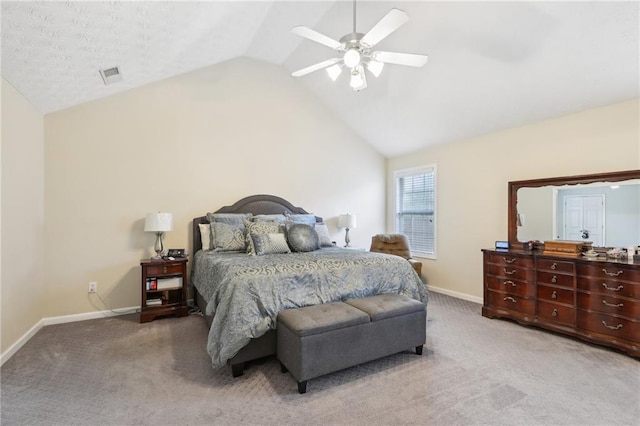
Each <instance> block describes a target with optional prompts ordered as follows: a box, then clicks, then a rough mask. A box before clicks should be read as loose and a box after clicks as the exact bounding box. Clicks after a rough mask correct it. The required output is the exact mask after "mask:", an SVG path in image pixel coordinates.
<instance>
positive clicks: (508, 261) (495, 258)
mask: <svg viewBox="0 0 640 426" xmlns="http://www.w3.org/2000/svg"><path fill="white" fill-rule="evenodd" d="M487 262H489V263H494V264H496V265H510V266H523V267H525V268H533V258H532V257H531V256H527V257H520V256H512V255H509V254H508V253H504V254H495V253H493V254H488V255H487Z"/></svg>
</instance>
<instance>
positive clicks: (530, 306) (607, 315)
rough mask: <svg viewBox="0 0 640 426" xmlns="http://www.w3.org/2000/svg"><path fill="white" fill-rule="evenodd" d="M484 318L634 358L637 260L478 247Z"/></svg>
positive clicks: (638, 326) (638, 329)
mask: <svg viewBox="0 0 640 426" xmlns="http://www.w3.org/2000/svg"><path fill="white" fill-rule="evenodd" d="M483 256H484V305H483V307H482V315H483V316H485V317H488V318H510V319H513V320H515V321H517V322H519V323H521V324H526V325H534V326H537V327H540V328H545V329H548V330H552V331H555V332H558V333H563V334H566V335H570V336H573V337H577V338H580V339H583V340H586V341H588V342H591V343H596V344H600V345H605V346H610V347H613V348H617V349H619V350H621V351H624V352H626V353H628V354H629V355H631V356H634V357H639V358H640V262H638V261H635V262H632V263H631V262H627V260H626V259H623V260H621V261H616V260H612V259H609V260H607V259H604V258H597V259H585V258H576V257H567V256H553V255H546V254H542V253H541V252H536V251H520V250H509V251H504V252H501V251H496V250H483Z"/></svg>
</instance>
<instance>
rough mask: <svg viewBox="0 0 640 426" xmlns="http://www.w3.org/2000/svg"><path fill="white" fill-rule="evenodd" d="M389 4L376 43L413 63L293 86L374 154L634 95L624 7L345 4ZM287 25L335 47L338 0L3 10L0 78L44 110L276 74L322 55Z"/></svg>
mask: <svg viewBox="0 0 640 426" xmlns="http://www.w3.org/2000/svg"><path fill="white" fill-rule="evenodd" d="M392 7H396V8H400V9H403V10H405V11H406V12H407V13H408V14H409V17H410V20H409V22H408V23H407V24H405V25H404V26H403V27H401V28H400V29H399V30H398V31H396V32H395V33H393V34H392V35H390V36H389V37H388V38H387V39H385V40H383V41H382V42H381V43H380V44H379V45H378V48H379V49H381V50H388V51H401V52H412V53H424V54H427V55H429V62H428V63H427V65H426V66H425V67H423V68H419V69H415V68H409V67H401V66H397V65H387V66H385V69H384V70H383V72H382V75H381V76H380V77H379V78H377V79H376V78H374V77H372V76H369V78H368V80H369V87H368V88H367V89H366V90H364V91H362V92H359V93H355V92H353V91H352V90H351V89H350V88H349V87H348V81H347V78H346V77H345V76H344V75H343V76H342V78H340V79H338V81H337V82H335V83H333V82H331V81H330V80H329V78H328V77H327V75H326V73H325V72H324V71H319V72H316V73H314V74H310V75H308V76H305V77H302V78H299V79H298V80H297V81H298V82H299V84H301V85H304V86H306V87H307V88H308V89H309V90H310V91H312V92H314V94H315V95H316V97H317V99H318V100H319V101H320V102H322V103H323V104H324V105H325V106H326V107H327V108H329V109H330V110H332V111H333V112H334V114H335V115H336V117H339V118H340V119H342V120H344V121H345V122H346V123H347V124H348V125H350V126H351V127H352V128H353V129H354V130H355V131H356V132H358V133H359V134H360V135H361V136H362V137H363V138H364V139H365V140H367V141H368V142H370V143H371V144H372V145H373V146H374V147H375V148H376V149H377V150H378V151H379V152H381V153H382V154H384V155H386V156H394V155H399V154H404V153H407V152H412V151H415V150H418V149H420V148H422V147H425V146H428V145H430V144H436V143H446V142H451V141H455V140H459V139H462V138H468V137H473V136H477V135H481V134H485V133H489V132H493V131H497V130H500V129H505V128H509V127H515V126H520V125H524V124H528V123H532V122H536V121H540V120H543V119H546V118H551V117H556V116H560V115H564V114H568V113H572V112H577V111H581V110H584V109H588V108H593V107H598V106H602V105H607V104H611V103H615V102H620V101H623V100H627V99H631V98H636V97H638V96H640V69H639V64H640V41H639V32H640V29H639V28H640V3H638V2H637V1H626V2H490V3H485V2H429V1H414V2H397V1H393V2H389V1H375V2H367V1H359V2H358V9H357V30H358V31H359V32H363V33H365V32H366V31H367V30H368V29H369V28H371V27H372V26H373V25H374V24H375V23H376V22H377V21H378V20H379V19H380V18H382V17H383V16H384V15H385V14H386V13H387V12H388V11H389V10H390V9H391V8H392ZM296 25H305V26H308V27H311V28H315V29H316V30H318V31H320V32H322V33H324V34H326V35H328V36H329V37H331V38H334V39H339V38H340V37H342V36H343V35H344V34H346V33H349V32H351V27H352V3H351V2H349V1H346V2H345V1H320V2H311V1H297V2H280V1H259V2H244V1H233V2H7V1H3V2H2V65H1V66H2V76H3V77H4V78H5V79H6V80H7V81H9V82H10V83H11V84H12V85H13V86H14V87H16V89H17V90H18V91H20V93H22V94H23V95H24V96H25V97H26V98H27V99H29V101H30V102H31V103H32V104H33V105H34V106H35V107H36V108H38V109H39V110H40V111H41V112H42V113H49V112H53V111H57V110H60V109H64V108H67V107H70V106H73V105H77V104H80V103H83V102H86V101H89V100H92V99H97V98H101V97H104V96H108V95H111V94H114V93H118V92H121V91H124V90H127V89H131V88H134V87H138V86H141V85H143V84H148V83H150V82H153V81H158V80H161V79H164V78H168V77H172V76H175V75H178V74H181V73H184V72H188V71H191V70H195V69H198V68H203V67H206V66H210V65H213V64H216V63H220V62H222V61H226V60H228V59H232V58H235V57H238V56H248V57H252V58H256V59H259V60H262V61H266V62H269V63H274V64H278V65H282V66H283V67H284V68H285V69H286V70H287V71H294V70H297V69H299V68H303V67H305V66H307V65H311V64H314V63H317V62H320V61H321V60H324V59H328V58H331V57H333V56H334V55H333V53H334V52H333V51H332V50H331V49H329V48H327V47H325V46H322V45H318V44H316V43H313V42H311V41H308V40H302V39H301V38H300V37H298V36H295V35H293V34H291V32H290V29H291V28H292V27H293V26H296ZM116 65H117V66H119V67H120V69H121V71H122V74H123V81H121V82H118V83H116V84H113V85H110V86H105V85H104V84H103V82H102V80H101V78H100V76H99V74H98V70H99V69H100V68H109V67H112V66H116ZM292 78H294V77H292Z"/></svg>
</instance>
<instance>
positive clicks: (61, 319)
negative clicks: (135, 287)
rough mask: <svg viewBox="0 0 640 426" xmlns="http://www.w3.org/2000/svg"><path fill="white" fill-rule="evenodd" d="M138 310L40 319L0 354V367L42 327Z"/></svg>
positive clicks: (120, 310)
mask: <svg viewBox="0 0 640 426" xmlns="http://www.w3.org/2000/svg"><path fill="white" fill-rule="evenodd" d="M139 310H140V306H132V307H129V308H118V309H117V310H116V311H115V312H114V311H109V310H107V311H98V312H86V313H84V314H73V315H61V316H58V317H48V318H42V319H41V320H40V321H38V322H37V323H36V325H34V326H33V327H31V328H30V329H29V331H27V332H26V333H25V334H24V335H23V336H22V337H20V338H19V339H18V340H17V341H16V342H15V343H14V344H13V345H11V346H10V347H9V349H7V350H6V351H4V352H3V353H2V354H0V366H1V365H4V363H5V362H7V361H9V359H10V358H11V357H12V356H13V355H14V354H15V353H16V352H18V351H19V350H20V348H21V347H23V346H24V345H25V344H26V343H27V342H28V341H29V340H30V339H31V338H32V337H33V336H35V334H36V333H37V332H38V331H40V329H41V328H42V327H45V326H47V325H55V324H65V323H68V322H77V321H86V320H91V319H98V318H107V317H115V316H118V315H126V314H132V313H135V312H137V311H139Z"/></svg>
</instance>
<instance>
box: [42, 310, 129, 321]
mask: <svg viewBox="0 0 640 426" xmlns="http://www.w3.org/2000/svg"><path fill="white" fill-rule="evenodd" d="M139 310H140V306H131V307H128V308H118V309H117V310H115V311H110V310H106V311H97V312H85V313H83V314H73V315H61V316H59V317H48V318H42V322H43V325H55V324H65V323H68V322H77V321H86V320H92V319H98V318H107V317H115V316H118V315H126V314H133V313H136V312H138V311H139Z"/></svg>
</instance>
